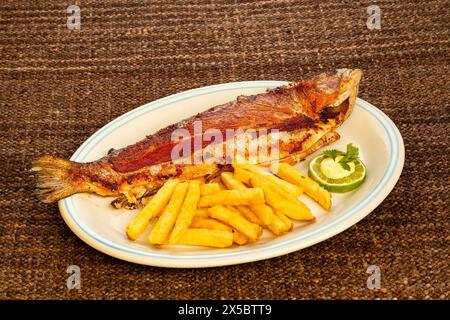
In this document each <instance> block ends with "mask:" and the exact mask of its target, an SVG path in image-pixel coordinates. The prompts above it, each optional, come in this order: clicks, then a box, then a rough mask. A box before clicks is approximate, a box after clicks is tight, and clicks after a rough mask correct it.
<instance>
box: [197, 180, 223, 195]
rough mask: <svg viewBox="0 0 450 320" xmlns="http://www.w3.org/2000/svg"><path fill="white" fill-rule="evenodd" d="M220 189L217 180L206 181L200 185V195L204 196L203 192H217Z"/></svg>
mask: <svg viewBox="0 0 450 320" xmlns="http://www.w3.org/2000/svg"><path fill="white" fill-rule="evenodd" d="M220 190H221V189H220V185H219V184H218V183H217V182H215V183H206V184H202V185H201V186H200V195H201V196H204V195H205V194H210V193H215V192H219V191H220Z"/></svg>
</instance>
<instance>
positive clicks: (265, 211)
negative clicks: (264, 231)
mask: <svg viewBox="0 0 450 320" xmlns="http://www.w3.org/2000/svg"><path fill="white" fill-rule="evenodd" d="M248 207H249V208H250V210H252V211H253V212H254V213H255V214H256V215H257V216H258V218H259V220H261V222H262V223H263V224H264V225H266V226H268V225H270V224H271V223H272V222H273V220H274V219H275V214H274V213H273V210H272V208H271V207H269V206H268V205H267V204H252V205H249V206H248Z"/></svg>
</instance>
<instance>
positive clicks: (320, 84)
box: [32, 69, 361, 207]
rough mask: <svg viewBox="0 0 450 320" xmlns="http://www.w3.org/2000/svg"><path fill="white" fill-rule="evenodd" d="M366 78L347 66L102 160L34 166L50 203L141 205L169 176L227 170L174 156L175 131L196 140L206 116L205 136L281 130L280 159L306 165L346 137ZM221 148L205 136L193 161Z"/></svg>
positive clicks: (243, 100) (222, 109) (231, 105)
mask: <svg viewBox="0 0 450 320" xmlns="http://www.w3.org/2000/svg"><path fill="white" fill-rule="evenodd" d="M360 78H361V70H359V69H353V70H352V69H339V70H337V72H336V73H334V74H332V75H326V74H322V75H319V76H317V77H315V78H312V79H309V80H300V81H297V82H293V83H290V84H288V85H286V86H281V87H277V88H274V89H270V90H267V91H266V92H265V93H262V94H257V95H252V96H239V97H238V98H237V99H236V100H235V101H231V102H228V103H226V104H223V105H219V106H216V107H213V108H211V109H209V110H206V111H204V112H202V113H199V114H197V115H195V116H192V117H191V118H188V119H185V120H183V121H180V122H178V123H176V124H172V125H170V126H168V127H166V128H163V129H161V130H159V131H157V132H156V133H153V134H151V135H149V136H147V137H146V138H145V139H143V140H141V141H139V142H137V143H136V144H133V145H130V146H127V147H125V148H123V149H119V150H115V151H113V152H112V153H110V154H108V155H106V156H105V157H103V158H101V159H99V160H97V161H94V162H89V163H77V162H73V161H68V160H64V159H61V158H58V157H54V156H42V157H40V158H38V159H36V160H35V161H34V163H33V167H32V170H34V171H37V172H38V177H39V181H38V185H37V186H38V190H39V193H40V195H41V197H42V199H43V201H44V202H54V201H57V200H59V199H62V198H64V197H67V196H70V195H72V194H75V193H80V192H89V193H96V194H98V195H101V196H119V198H118V199H117V200H116V201H115V204H116V207H120V206H122V205H123V204H124V203H125V204H127V205H129V204H131V207H133V205H134V204H136V203H137V202H138V200H139V199H140V198H142V197H146V196H148V195H149V194H151V193H153V192H155V190H157V189H158V188H159V187H161V185H162V184H163V183H164V181H165V180H167V179H169V178H178V179H180V180H187V179H194V178H200V177H211V176H214V175H216V174H217V173H218V172H220V171H221V170H223V169H224V165H223V162H222V163H221V162H220V161H200V162H199V161H191V162H192V163H188V162H186V161H185V162H183V163H181V162H179V161H174V159H173V150H174V148H175V147H176V146H177V145H179V143H180V142H179V141H175V140H174V139H173V132H174V131H175V130H177V129H178V130H184V132H189V133H190V134H191V135H192V136H194V138H195V134H196V133H195V132H194V131H195V130H194V129H195V128H194V127H195V123H196V122H197V123H198V122H199V121H200V122H201V126H202V131H201V134H203V133H205V132H206V131H207V130H208V129H214V130H215V132H220V133H223V136H225V131H226V130H229V129H237V130H243V131H246V132H247V131H248V130H259V132H261V129H264V130H266V131H267V132H268V133H267V135H268V136H270V132H273V131H274V129H276V131H277V132H278V136H277V137H279V140H278V144H277V157H276V158H275V159H273V158H271V161H281V162H289V163H294V162H298V161H300V160H302V159H304V158H305V157H306V156H308V155H309V154H311V153H313V152H314V151H316V150H317V149H319V148H321V147H323V146H325V145H328V144H330V143H332V142H334V141H336V140H337V139H339V134H338V133H336V132H335V131H334V130H335V129H336V128H337V127H339V126H340V125H341V124H342V123H343V122H344V121H345V119H347V118H348V116H349V115H350V113H351V112H352V109H353V107H354V105H355V101H356V96H357V94H358V85H359V81H360ZM264 130H263V131H264ZM197 134H198V133H197ZM194 138H190V139H194ZM234 138H235V137H234ZM234 138H233V139H234ZM211 140H212V139H211ZM227 144H230V140H229V139H228V140H227V139H224V140H223V141H222V145H221V146H220V148H222V147H223V148H226V146H227ZM213 145H214V143H213V141H210V143H209V144H208V142H206V143H205V141H203V142H202V144H201V148H200V149H201V150H200V151H198V150H197V152H196V151H195V150H193V152H192V154H191V155H189V157H190V159H194V158H195V157H198V155H199V152H200V154H203V155H204V154H205V150H206V149H208V148H209V149H208V150H211V146H213ZM217 145H219V144H218V143H216V145H214V146H215V148H216V147H217ZM248 145H249V144H247V145H246V146H248ZM212 150H216V149H212ZM247 154H248V152H247ZM184 159H186V157H185V158H184ZM216 160H217V159H216ZM228 160H229V159H228ZM232 161H235V158H233V159H232ZM256 162H263V161H262V160H257V161H256ZM113 203H114V202H113Z"/></svg>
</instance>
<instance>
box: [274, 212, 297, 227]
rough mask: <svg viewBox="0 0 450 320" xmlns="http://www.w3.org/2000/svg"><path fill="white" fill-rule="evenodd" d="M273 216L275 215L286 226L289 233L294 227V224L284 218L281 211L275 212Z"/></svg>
mask: <svg viewBox="0 0 450 320" xmlns="http://www.w3.org/2000/svg"><path fill="white" fill-rule="evenodd" d="M275 214H276V215H277V217H278V218H280V220H281V221H283V223H284V224H285V225H286V228H287V230H286V231H289V230H291V229H292V227H293V226H294V224H293V223H292V221H291V220H290V219H289V218H288V217H286V215H285V214H284V213H283V212H281V211H276V210H275Z"/></svg>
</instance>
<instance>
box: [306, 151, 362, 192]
mask: <svg viewBox="0 0 450 320" xmlns="http://www.w3.org/2000/svg"><path fill="white" fill-rule="evenodd" d="M325 159H329V157H327V156H326V155H321V156H318V157H316V158H314V159H313V160H311V162H310V163H309V170H308V173H309V176H310V177H311V179H313V180H315V181H316V182H317V183H319V184H320V185H321V186H322V187H324V188H325V189H327V190H328V191H330V192H337V193H344V192H349V191H351V190H353V189H356V188H358V187H359V186H360V185H361V184H362V183H363V182H364V179H365V178H366V167H365V166H364V164H363V163H362V162H361V160H355V161H353V163H354V168H353V165H352V166H351V167H352V168H351V169H352V170H351V174H349V175H347V176H345V177H343V178H340V179H331V178H329V177H327V176H326V175H324V174H323V172H322V171H321V163H322V161H323V160H325ZM322 167H324V166H322Z"/></svg>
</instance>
